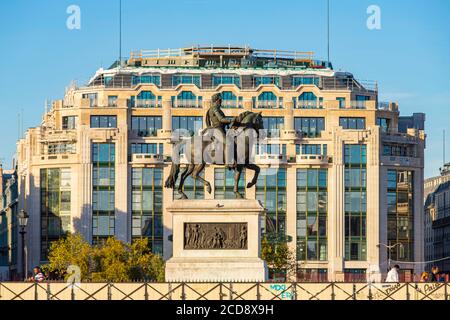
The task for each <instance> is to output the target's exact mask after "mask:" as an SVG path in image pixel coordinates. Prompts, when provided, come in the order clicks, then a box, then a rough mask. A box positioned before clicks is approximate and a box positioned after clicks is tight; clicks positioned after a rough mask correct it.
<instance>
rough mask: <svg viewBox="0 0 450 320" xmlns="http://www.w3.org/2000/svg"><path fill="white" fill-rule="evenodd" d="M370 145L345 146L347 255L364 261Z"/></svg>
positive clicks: (347, 258) (365, 253)
mask: <svg viewBox="0 0 450 320" xmlns="http://www.w3.org/2000/svg"><path fill="white" fill-rule="evenodd" d="M366 153H367V151H366V145H362V144H346V145H345V146H344V164H345V171H344V188H345V195H344V197H345V199H344V211H345V258H346V260H358V261H364V260H366V257H367V248H366V212H367V193H366V185H367V176H366V163H367V154H366Z"/></svg>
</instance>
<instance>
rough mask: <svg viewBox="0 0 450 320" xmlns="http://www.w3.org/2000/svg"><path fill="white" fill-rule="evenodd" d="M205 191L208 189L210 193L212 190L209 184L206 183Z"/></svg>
mask: <svg viewBox="0 0 450 320" xmlns="http://www.w3.org/2000/svg"><path fill="white" fill-rule="evenodd" d="M206 191H208V193H211V191H212V190H211V185H207V186H206Z"/></svg>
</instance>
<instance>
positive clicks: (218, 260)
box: [165, 200, 267, 282]
mask: <svg viewBox="0 0 450 320" xmlns="http://www.w3.org/2000/svg"><path fill="white" fill-rule="evenodd" d="M167 210H168V211H170V212H171V213H172V226H173V256H172V258H171V259H169V260H168V261H167V262H166V273H165V274H166V281H168V282H181V281H186V282H220V281H232V282H246V281H249V282H250V281H251V282H255V281H256V282H263V281H265V280H266V279H267V267H266V264H265V262H264V261H263V260H262V259H261V258H260V243H261V241H260V240H261V222H260V221H261V219H260V215H261V214H262V213H263V212H264V208H263V207H262V206H261V205H260V203H259V202H258V201H257V200H175V201H174V202H173V204H172V206H170V207H169V208H167Z"/></svg>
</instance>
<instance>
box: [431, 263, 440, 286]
mask: <svg viewBox="0 0 450 320" xmlns="http://www.w3.org/2000/svg"><path fill="white" fill-rule="evenodd" d="M438 276H439V268H438V267H437V266H432V267H431V279H430V281H431V282H437V281H438Z"/></svg>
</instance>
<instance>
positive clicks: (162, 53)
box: [130, 45, 314, 61]
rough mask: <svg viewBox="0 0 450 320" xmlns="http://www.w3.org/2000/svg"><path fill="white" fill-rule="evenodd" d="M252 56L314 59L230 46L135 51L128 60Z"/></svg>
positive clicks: (302, 54) (308, 53)
mask: <svg viewBox="0 0 450 320" xmlns="http://www.w3.org/2000/svg"><path fill="white" fill-rule="evenodd" d="M249 54H253V55H254V56H256V57H261V58H272V59H274V60H276V59H293V60H308V61H312V60H313V59H314V52H312V51H290V50H277V49H269V50H264V49H251V48H250V47H248V46H231V45H196V46H191V47H186V48H175V49H171V48H169V49H154V50H136V51H132V52H131V54H130V59H155V58H156V59H158V58H169V57H182V56H201V55H231V56H232V55H235V56H247V55H249Z"/></svg>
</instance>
